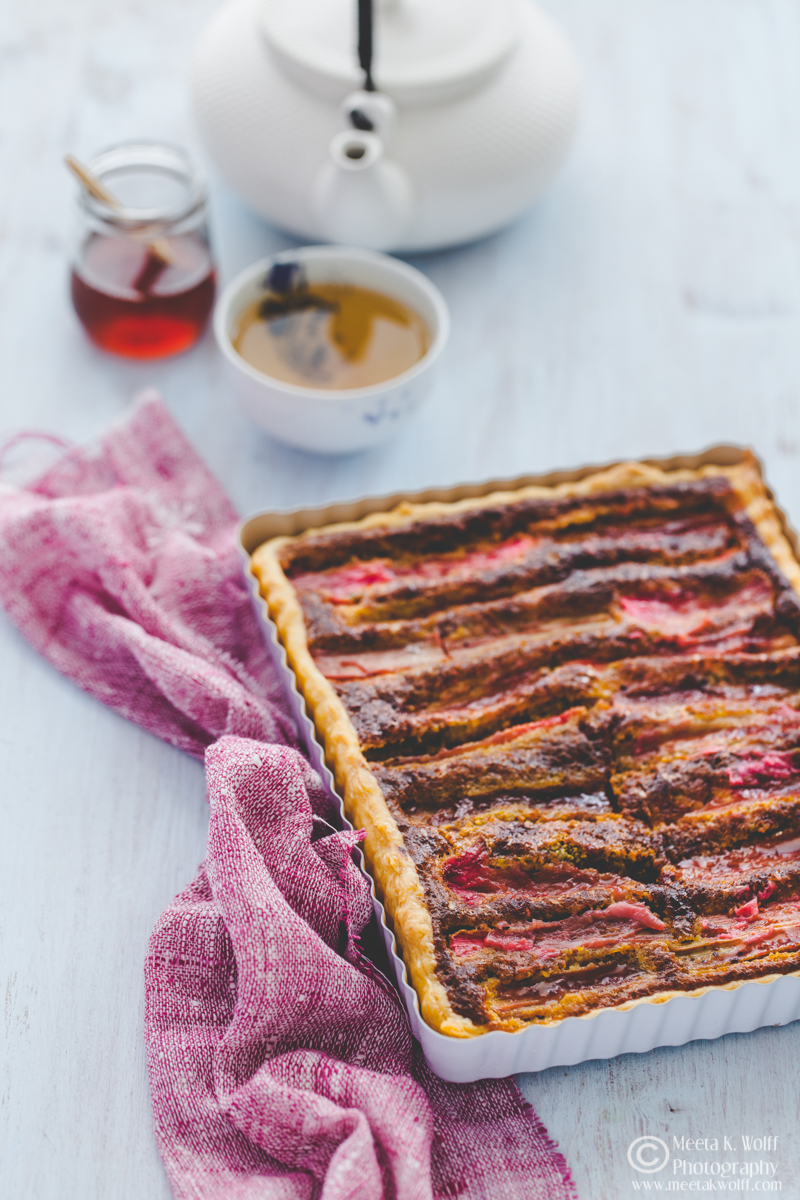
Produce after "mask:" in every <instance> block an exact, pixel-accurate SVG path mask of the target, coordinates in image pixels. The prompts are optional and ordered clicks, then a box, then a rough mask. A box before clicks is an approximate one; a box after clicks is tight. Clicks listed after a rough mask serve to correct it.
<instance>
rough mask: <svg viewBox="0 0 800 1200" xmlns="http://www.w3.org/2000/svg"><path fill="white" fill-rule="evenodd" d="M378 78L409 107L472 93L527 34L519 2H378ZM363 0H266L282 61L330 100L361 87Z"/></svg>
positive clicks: (271, 37)
mask: <svg viewBox="0 0 800 1200" xmlns="http://www.w3.org/2000/svg"><path fill="white" fill-rule="evenodd" d="M374 4H375V63H374V75H375V82H376V84H377V86H378V87H379V88H380V90H381V91H384V92H386V93H388V95H390V96H392V97H393V98H394V99H395V100H397V101H398V102H400V103H406V104H425V103H428V102H432V101H438V100H448V99H451V98H452V97H453V96H456V95H458V94H459V93H461V92H464V91H468V90H472V89H473V88H475V87H478V86H480V84H481V83H483V82H484V80H485V79H486V78H487V77H488V76H489V75H490V74H491V73H492V71H493V70H494V68H495V67H496V66H497V65H498V64H499V63H500V62H501V61H502V60H503V59H504V58H505V57H506V56H507V55H508V54H509V53H510V52H511V50H513V48H514V47H515V46H516V44H517V42H518V41H519V39H520V36H521V27H520V14H519V0H374ZM357 10H358V5H357V0H261V27H262V29H263V32H264V33H265V35H266V38H267V41H268V43H269V45H270V47H271V48H272V50H273V52H274V53H275V54H276V55H277V57H278V59H279V60H280V62H281V64H282V65H283V66H284V67H285V68H286V69H287V71H288V72H289V73H290V74H291V75H293V76H294V77H295V78H296V79H297V80H298V81H299V82H301V83H302V84H304V85H305V86H307V87H311V88H313V89H314V90H315V91H321V92H323V93H324V94H325V95H326V96H329V97H330V98H332V99H336V100H341V98H342V97H343V95H345V94H346V93H347V92H348V91H352V90H353V89H354V88H358V87H360V86H361V84H362V82H363V74H362V72H361V70H360V69H359V66H358V56H357V53H356V44H357V40H358V34H357V25H358V11H357Z"/></svg>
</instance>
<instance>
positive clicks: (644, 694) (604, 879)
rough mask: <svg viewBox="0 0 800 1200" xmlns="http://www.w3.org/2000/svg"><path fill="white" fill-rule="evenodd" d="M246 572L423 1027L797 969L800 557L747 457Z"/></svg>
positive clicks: (316, 539) (618, 475)
mask: <svg viewBox="0 0 800 1200" xmlns="http://www.w3.org/2000/svg"><path fill="white" fill-rule="evenodd" d="M251 563H252V570H253V573H254V574H255V575H256V577H257V578H258V581H259V586H260V589H261V593H262V595H263V596H264V598H265V599H266V601H267V604H268V607H269V612H270V616H271V618H272V620H273V621H274V622H275V624H276V626H277V630H278V635H279V637H280V640H281V642H282V643H283V646H284V647H285V649H286V653H287V657H288V662H289V664H290V666H291V668H292V670H293V671H294V674H295V677H296V680H297V684H298V687H299V689H300V691H301V693H302V695H303V697H304V700H305V703H306V707H307V711H308V712H309V715H310V716H311V718H312V720H313V722H314V726H315V729H316V732H317V735H318V738H319V741H320V742H321V744H322V745H323V747H324V751H325V756H326V761H327V762H328V764H329V766H330V768H331V771H332V772H333V775H334V778H335V781H336V785H337V788H338V789H339V791H340V793H341V795H342V797H343V800H344V805H345V811H346V813H347V815H348V817H349V819H350V820H351V821H352V823H353V824H354V825H355V826H356V827H358V828H362V829H364V831H365V841H364V849H365V854H366V859H367V864H368V866H369V869H370V871H371V872H372V874H373V877H374V879H375V882H376V887H377V890H378V893H379V895H380V897H381V899H382V900H383V902H384V905H385V907H386V910H387V913H388V915H389V919H390V921H391V923H392V926H393V928H394V931H395V934H396V937H397V941H398V944H399V946H400V950H401V952H402V955H403V958H404V961H405V964H406V967H407V969H408V972H409V977H410V979H411V982H412V985H413V986H414V988H415V989H416V991H417V994H418V996H419V1001H420V1008H421V1012H422V1015H423V1018H424V1019H425V1020H426V1021H427V1023H428V1024H429V1025H430V1026H431V1027H432V1028H434V1029H437V1030H439V1031H441V1032H442V1033H445V1034H449V1035H452V1036H455V1037H470V1036H473V1035H477V1034H481V1033H484V1032H486V1031H488V1030H498V1029H499V1030H516V1029H520V1028H522V1027H523V1026H525V1025H529V1024H544V1023H550V1022H554V1021H558V1020H561V1019H562V1018H564V1017H567V1016H582V1015H586V1014H591V1013H593V1012H596V1011H597V1010H599V1009H606V1008H624V1007H630V1006H631V1005H633V1004H640V1003H646V1002H653V1001H660V1000H663V999H666V998H667V997H669V996H672V995H675V994H676V993H684V994H685V993H695V994H696V993H697V992H698V991H700V990H702V989H707V988H715V987H720V986H728V987H729V986H735V985H736V984H738V983H739V982H741V981H744V980H748V979H755V978H757V979H764V978H766V977H769V976H774V975H780V974H786V973H790V972H794V971H798V970H800V599H798V593H799V592H800V566H798V562H797V559H796V557H795V554H794V551H793V549H792V547H791V545H790V543H789V541H788V539H787V536H786V533H785V532H784V529H783V526H782V524H781V521H780V518H779V514H778V513H777V510H776V509H775V507H774V505H773V503H772V501H771V499H770V497H769V494H768V492H767V491H766V489H765V487H764V484H763V482H762V479H761V476H760V473H759V470H758V467H757V464H756V463H755V460H753V459H751V458H749V457H747V458H745V460H744V461H743V462H742V463H741V464H739V465H736V466H732V467H720V466H705V467H703V468H700V469H697V470H681V471H666V470H662V469H659V468H657V467H653V466H648V465H644V464H641V463H634V464H630V463H628V464H622V465H619V466H617V467H613V468H611V469H609V470H606V471H602V472H595V473H594V474H591V475H589V476H587V477H584V478H583V479H581V480H580V481H578V482H572V483H566V484H561V485H559V486H556V487H552V488H544V487H528V488H524V489H521V490H517V491H507V492H496V493H493V494H491V495H489V496H483V497H482V498H479V499H469V500H463V501H459V502H456V503H452V504H443V503H427V504H408V503H406V504H401V505H400V506H399V507H397V508H395V509H393V510H392V511H390V512H384V513H373V514H371V515H369V516H367V517H365V518H363V519H361V520H358V521H354V522H350V523H346V524H337V525H329V526H326V527H324V528H318V529H311V530H307V531H306V532H304V533H302V534H300V535H298V536H294V537H277V538H272V539H271V540H270V541H267V542H265V543H264V544H263V545H261V546H260V547H259V548H258V549H257V550H256V551H255V553H254V554H253V555H252V560H251Z"/></svg>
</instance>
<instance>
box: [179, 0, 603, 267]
mask: <svg viewBox="0 0 800 1200" xmlns="http://www.w3.org/2000/svg"><path fill="white" fill-rule="evenodd" d="M374 3H375V14H374V22H375V26H374V31H373V28H372V14H371V8H372V5H371V3H370V0H360V3H358V4H357V3H356V0H228V3H227V4H226V5H225V6H224V7H223V8H222V9H221V10H220V11H219V12H218V13H217V14H216V16H215V17H214V18H213V20H212V21H211V23H210V25H209V26H208V28H207V29H206V31H205V33H204V34H203V37H202V39H201V42H200V45H199V46H198V49H197V54H196V59H195V64H194V71H193V93H194V102H195V109H196V113H197V117H198V121H199V124H200V129H201V132H202V134H203V137H204V140H205V143H206V146H207V148H208V150H209V152H210V154H211V157H212V158H213V160H214V161H215V163H216V165H217V167H218V168H219V170H220V171H221V173H222V175H223V176H224V178H225V179H226V180H227V181H228V182H229V183H230V184H231V186H232V187H233V188H234V190H235V191H237V192H238V193H239V194H240V195H241V196H242V197H243V199H244V200H245V201H246V202H247V203H248V204H249V205H250V206H251V207H252V208H254V209H255V210H256V211H257V212H259V213H261V214H262V216H264V217H266V218H267V220H268V221H270V222H272V223H273V224H274V225H277V226H278V227H280V228H282V229H285V230H287V231H289V232H291V233H293V234H295V235H297V236H299V237H301V238H303V239H306V240H311V241H319V240H326V241H332V242H341V243H349V244H351V245H357V246H366V247H369V248H371V249H376V250H399V251H406V252H408V251H419V250H433V249H438V248H440V247H444V246H450V245H455V244H457V243H460V242H467V241H471V240H472V239H474V238H478V237H482V236H483V235H485V234H488V233H491V232H493V231H495V230H497V229H499V228H501V227H502V226H503V225H505V224H507V223H508V222H509V221H512V220H513V219H514V218H515V217H517V216H518V215H519V214H520V213H521V212H522V211H523V210H524V209H525V208H527V207H528V205H530V204H531V202H532V201H533V200H534V199H535V198H536V196H537V195H538V194H539V193H540V192H541V190H542V188H543V187H544V186H545V185H546V184H547V183H548V182H549V180H550V179H551V178H552V176H553V174H554V173H555V171H556V169H557V168H558V166H559V165H560V163H561V161H562V159H563V158H564V155H565V153H566V150H567V148H568V146H569V143H570V141H571V138H572V134H573V131H574V128H575V124H576V117H577V112H578V101H579V85H578V70H577V65H576V61H575V57H574V55H573V53H572V50H571V48H570V46H569V44H568V43H567V41H566V40H565V38H564V36H563V34H562V33H561V32H560V30H559V29H558V28H557V26H556V25H555V24H554V23H553V21H552V20H551V19H550V17H548V16H547V15H546V14H545V13H543V12H542V11H541V10H540V9H538V8H537V7H535V6H534V5H533V4H532V3H530V2H529V0H374ZM365 22H366V25H365ZM373 39H374V46H375V53H374V57H373V55H372V51H371V47H372V42H373ZM357 48H358V53H357ZM373 88H376V89H377V90H373Z"/></svg>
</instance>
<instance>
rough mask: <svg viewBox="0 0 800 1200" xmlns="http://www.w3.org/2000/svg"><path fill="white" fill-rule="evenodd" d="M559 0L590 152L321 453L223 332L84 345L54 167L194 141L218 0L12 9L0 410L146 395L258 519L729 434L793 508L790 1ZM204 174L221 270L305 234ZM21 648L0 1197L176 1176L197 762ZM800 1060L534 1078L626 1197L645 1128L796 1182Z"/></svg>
mask: <svg viewBox="0 0 800 1200" xmlns="http://www.w3.org/2000/svg"><path fill="white" fill-rule="evenodd" d="M547 2H548V7H549V8H550V9H551V10H552V12H553V13H554V14H555V15H556V16H557V17H558V18H559V19H560V20H561V21H562V23H563V24H564V25H565V27H566V28H567V29H568V30H569V32H570V34H571V36H572V37H573V39H574V41H575V43H576V44H577V46H578V48H579V51H580V54H581V56H582V59H583V62H584V66H585V73H586V116H585V121H584V125H583V128H582V132H581V136H580V140H579V144H578V147H577V149H576V152H575V154H574V156H573V158H572V161H571V163H570V165H569V168H568V169H567V170H566V171H565V173H564V174H563V175H562V177H561V178H560V180H559V181H558V183H557V185H556V186H555V187H554V188H553V189H552V190H551V192H550V193H549V195H548V196H547V198H546V199H545V200H544V202H543V203H542V204H541V205H540V206H539V207H538V208H537V210H536V211H534V212H532V213H531V214H530V216H528V217H527V218H526V219H524V220H523V221H521V222H520V223H519V224H517V225H516V226H515V227H514V228H512V229H509V230H508V231H507V232H505V233H503V234H501V235H500V236H498V237H494V238H491V239H489V240H487V241H484V242H482V243H480V244H479V245H475V246H471V247H468V248H466V249H462V250H458V251H453V252H448V253H445V254H441V255H434V256H431V257H428V258H425V259H424V260H420V265H421V266H422V267H423V269H424V270H425V271H427V272H428V273H429V274H430V275H431V277H432V278H433V279H434V280H435V282H436V283H437V284H438V285H439V286H440V287H441V289H442V290H443V292H444V293H445V295H446V297H447V299H448V301H449V303H450V305H451V308H452V315H453V338H452V344H451V349H450V352H449V355H448V361H447V366H446V369H445V371H444V373H443V376H442V380H441V384H440V385H439V388H438V391H437V393H436V394H435V396H434V398H433V399H432V401H431V402H430V404H429V405H428V407H427V408H425V409H424V411H422V412H420V413H419V414H418V415H417V417H416V418H415V419H414V421H413V423H412V424H411V425H410V426H409V427H408V428H407V429H406V430H405V431H404V432H403V433H402V435H401V436H400V437H398V438H397V440H396V441H395V442H394V443H392V444H391V445H388V446H387V447H385V448H384V449H380V450H377V451H375V452H372V453H370V454H366V455H363V456H361V457H351V458H344V459H340V460H331V461H326V460H322V459H318V458H311V457H306V456H304V455H302V454H299V453H294V452H291V451H289V450H286V449H284V448H282V447H281V446H278V445H277V444H275V443H273V442H271V441H270V440H269V439H268V438H267V437H266V436H265V435H263V434H261V433H260V432H259V431H258V430H256V429H255V428H254V427H253V426H252V425H251V424H250V423H249V422H248V420H247V419H246V418H245V417H244V416H243V415H241V414H240V413H239V411H238V410H237V408H236V407H235V404H234V402H233V399H232V397H231V396H230V395H229V393H228V389H227V387H226V385H225V383H224V381H223V378H222V374H221V372H220V363H219V360H218V358H217V355H216V353H215V350H214V347H213V345H212V343H211V342H210V341H208V340H207V341H206V342H205V343H204V344H203V345H201V346H200V347H199V348H198V349H196V350H195V351H194V352H192V353H191V354H189V355H188V356H186V357H184V358H180V359H177V360H175V361H173V362H169V363H166V364H163V365H156V366H148V365H133V364H126V363H124V362H120V361H116V360H114V359H112V358H108V357H104V356H102V355H101V354H99V353H98V352H95V351H94V350H93V349H92V348H91V347H90V346H89V345H88V344H87V342H86V341H85V340H84V338H83V337H82V335H81V332H80V330H79V328H78V327H77V325H76V322H75V320H74V318H73V315H72V313H71V311H70V307H69V303H68V298H67V288H66V270H67V260H68V252H69V238H70V228H71V213H70V205H71V200H72V195H73V186H72V183H71V182H70V180H69V179H68V178H67V176H66V172H65V171H64V169H63V167H62V166H61V157H62V155H63V153H64V152H65V151H66V150H72V151H74V152H75V153H77V154H80V155H88V154H90V153H92V152H93V151H94V150H96V149H98V148H100V147H102V146H103V145H106V144H108V143H110V142H113V141H117V140H121V139H123V138H131V137H136V136H147V137H155V138H164V139H166V140H171V141H175V142H178V143H182V144H184V145H186V146H188V147H189V148H190V149H191V150H193V151H194V152H195V153H197V154H198V155H200V156H202V151H201V148H200V146H199V145H198V142H197V136H196V133H195V130H194V128H193V126H192V122H191V116H190V113H189V111H188V103H187V94H186V86H185V76H186V66H187V63H188V60H189V56H190V52H191V47H192V44H193V42H194V40H195V38H196V36H197V33H198V31H199V30H200V28H201V27H202V25H203V23H204V21H205V20H206V19H207V18H208V16H209V15H210V13H211V12H212V11H213V10H214V8H215V6H216V0H193V2H192V3H191V4H190V3H188V0H71V3H69V4H66V3H64V2H63V0H4V3H3V4H2V5H0V363H2V388H0V406H1V411H0V431H1V432H4V433H5V432H12V431H13V430H15V429H21V428H44V429H49V430H54V431H57V432H59V433H61V434H64V435H65V436H68V437H71V438H74V439H78V440H82V439H86V438H88V437H91V436H93V435H95V434H97V433H98V432H99V431H100V430H102V429H103V427H104V426H105V425H106V424H107V423H108V422H109V421H111V420H112V419H113V418H115V417H116V416H118V414H120V413H121V412H122V411H123V410H124V409H125V406H126V405H127V404H128V402H129V399H130V397H131V395H132V394H133V392H134V391H135V390H136V389H137V388H139V387H140V386H142V385H144V384H155V385H156V386H157V387H158V388H159V389H160V390H161V391H162V393H163V395H164V397H165V399H166V401H167V403H168V405H169V406H170V408H171V410H172V411H173V413H174V414H175V416H176V417H177V419H178V421H179V422H180V423H181V425H182V426H183V428H184V429H185V431H186V433H187V434H188V435H189V437H190V438H191V439H192V440H193V442H194V444H195V445H196V446H197V447H198V449H199V450H200V451H201V453H203V454H204V455H205V456H206V458H207V459H208V461H209V462H210V464H211V466H212V468H213V469H214V470H215V471H216V472H217V474H218V476H219V477H220V479H221V480H222V481H223V483H224V484H225V485H226V486H227V487H228V489H229V490H230V492H231V494H232V496H233V498H234V500H235V502H236V503H237V505H238V506H239V507H240V508H241V509H242V510H248V509H253V508H256V507H259V506H264V505H269V506H286V507H291V506H294V505H298V504H301V503H302V504H306V503H316V502H321V501H325V500H328V499H331V498H334V497H345V496H351V495H355V494H358V493H363V492H372V493H375V492H382V491H392V490H395V489H398V488H417V487H420V486H423V485H428V484H434V483H448V482H451V481H456V480H466V479H476V478H485V477H487V476H497V475H503V474H508V475H512V474H515V473H520V472H522V471H530V470H545V469H548V468H554V467H561V466H570V465H574V464H579V463H583V462H587V461H595V462H600V461H604V460H606V461H607V460H611V459H617V458H620V457H622V456H625V455H632V456H635V455H646V454H648V453H649V454H652V453H657V454H666V453H671V452H674V451H679V450H684V449H696V448H700V447H703V446H705V445H708V444H710V443H712V442H719V441H733V442H739V443H746V444H749V445H752V446H754V447H755V449H756V450H757V451H758V453H759V454H760V455H761V456H762V458H763V460H764V462H765V464H766V468H767V474H768V477H769V479H770V481H771V483H772V485H773V487H774V488H775V489H776V491H777V493H778V496H779V498H780V500H781V502H782V503H783V505H784V507H785V508H786V509H787V511H788V512H789V514H790V515H793V516H794V518H795V520H800V475H799V474H798V465H799V464H800V5H799V4H798V3H797V0H547ZM211 178H212V199H213V216H214V227H215V234H216V246H217V252H218V257H219V260H220V262H221V267H222V275H223V277H224V278H227V277H230V276H231V275H232V274H233V273H234V272H235V271H237V270H239V269H240V268H241V267H243V266H244V265H246V264H247V263H249V262H251V261H252V260H254V259H255V258H257V257H260V256H261V255H263V254H265V253H267V252H269V251H270V250H272V249H274V248H278V247H282V246H284V245H287V244H291V243H290V242H289V241H288V240H287V239H286V238H284V237H283V236H282V235H281V234H279V233H277V232H275V231H274V230H271V229H269V228H267V227H266V226H265V225H264V224H263V223H261V222H260V221H259V220H257V219H256V218H254V217H252V216H251V215H249V214H248V213H247V212H246V211H245V210H244V209H243V208H242V207H241V206H240V205H239V203H238V202H237V201H236V199H235V198H234V197H232V196H231V195H230V194H229V193H228V192H227V191H226V190H225V188H224V187H223V186H222V185H221V184H220V183H219V181H218V180H215V179H214V177H213V175H212V177H211ZM0 647H1V649H0V653H2V660H1V663H2V665H1V666H0V681H1V683H0V751H1V752H2V774H1V776H0V778H2V795H1V798H0V803H2V825H1V826H0V829H2V835H1V836H0V970H1V971H2V988H3V998H4V1010H3V1011H4V1034H5V1043H4V1048H3V1053H2V1058H1V1059H0V1063H1V1065H2V1076H1V1081H0V1193H2V1195H3V1196H8V1197H15V1198H22V1197H24V1198H25V1200H28V1198H30V1200H33V1198H36V1200H39V1198H42V1200H67V1198H71V1197H81V1198H82V1200H100V1198H101V1197H102V1198H113V1200H134V1198H135V1200H139V1198H141V1197H145V1196H146V1197H148V1198H152V1200H156V1198H166V1197H168V1196H169V1188H168V1185H167V1182H166V1178H165V1176H164V1172H163V1170H162V1167H161V1164H160V1161H159V1159H158V1155H157V1153H156V1149H155V1145H154V1141H153V1135H152V1130H151V1124H150V1110H149V1097H148V1088H147V1079H146V1073H145V1064H144V1053H143V1046H142V1033H141V1027H142V960H143V955H144V950H145V944H146V940H147V937H148V934H149V932H150V930H151V928H152V926H153V924H154V922H155V920H156V918H157V917H158V915H159V913H160V912H161V910H162V909H163V908H164V906H165V905H166V904H167V903H168V902H169V900H170V899H171V897H172V896H173V894H174V893H175V892H176V891H177V890H179V889H180V888H182V887H183V886H184V885H185V884H186V883H187V882H188V881H189V880H190V879H191V877H192V876H193V874H194V872H195V869H196V866H197V864H198V862H199V861H200V859H201V858H202V856H203V853H204V842H205V833H206V806H205V800H204V795H203V775H202V769H201V767H200V766H199V765H198V764H196V763H194V762H192V761H189V760H188V759H187V758H185V757H184V756H182V755H181V754H180V753H178V752H177V751H176V750H173V749H171V748H169V747H167V746H165V745H162V744H161V743H159V742H158V741H157V740H156V739H155V738H152V737H149V736H148V735H146V734H144V733H142V732H140V731H139V730H138V729H136V728H135V727H134V726H132V725H130V724H128V723H126V722H125V721H124V720H122V719H121V718H120V717H117V716H115V715H114V714H112V713H111V712H109V711H108V710H106V709H104V708H103V707H102V706H101V705H100V704H98V703H96V702H95V701H94V700H90V699H89V698H88V697H86V696H84V695H83V694H82V693H80V692H78V691H77V690H76V689H75V688H74V687H72V686H71V685H70V684H68V683H67V682H65V681H64V680H63V679H61V678H60V677H59V676H58V675H57V674H56V673H55V672H54V671H53V670H52V669H51V668H50V667H49V666H47V665H46V664H45V663H44V662H43V661H42V660H40V659H39V658H38V657H37V656H36V655H35V654H34V653H33V652H32V651H31V650H30V649H29V647H28V646H27V645H26V644H25V643H24V642H23V640H22V639H21V637H20V636H19V635H18V634H17V633H16V631H15V630H14V629H13V628H12V627H11V626H10V625H9V624H8V622H7V621H6V620H5V619H4V618H0ZM798 1056H800V1023H797V1024H795V1025H794V1026H790V1027H787V1028H784V1029H768V1030H762V1031H760V1032H758V1033H755V1034H750V1035H742V1036H731V1037H726V1038H724V1039H722V1040H721V1041H717V1042H710V1043H696V1044H694V1045H689V1046H685V1047H683V1048H680V1049H674V1050H661V1051H657V1052H655V1053H652V1054H649V1055H645V1056H641V1057H639V1056H629V1057H627V1058H622V1059H617V1060H615V1061H612V1062H608V1063H605V1062H599V1063H587V1064H584V1065H583V1066H579V1067H574V1068H571V1069H569V1070H566V1069H557V1070H552V1071H550V1072H547V1073H545V1074H543V1075H539V1076H528V1077H526V1078H525V1079H524V1081H523V1086H524V1089H525V1092H526V1095H527V1096H528V1097H529V1098H530V1099H531V1101H532V1102H533V1103H534V1105H535V1107H536V1109H537V1111H538V1113H539V1115H540V1116H541V1118H542V1120H543V1121H544V1122H545V1124H546V1125H547V1127H548V1129H549V1130H550V1132H551V1134H552V1136H553V1137H554V1138H555V1139H556V1140H557V1141H558V1142H559V1143H560V1145H561V1146H562V1148H563V1149H564V1152H565V1153H566V1154H568V1156H569V1160H570V1164H571V1166H572V1168H573V1171H574V1174H575V1178H576V1181H577V1184H578V1188H579V1192H580V1195H581V1197H582V1200H605V1198H609V1200H616V1197H619V1196H626V1195H629V1194H631V1193H632V1192H633V1191H634V1189H633V1185H632V1182H631V1179H632V1177H633V1174H634V1173H633V1171H632V1170H631V1169H630V1168H629V1166H628V1164H627V1162H626V1149H627V1146H628V1144H629V1143H630V1142H631V1140H632V1139H633V1138H635V1137H638V1136H640V1135H642V1134H645V1133H652V1134H657V1135H658V1136H660V1137H662V1138H664V1139H665V1140H669V1141H670V1143H671V1140H672V1137H673V1136H675V1137H681V1136H684V1137H697V1136H707V1137H718V1138H720V1139H721V1138H722V1136H723V1135H729V1136H731V1135H732V1136H734V1138H737V1139H738V1138H739V1137H740V1136H741V1135H743V1134H744V1135H749V1136H759V1135H762V1134H763V1135H773V1136H775V1135H777V1136H778V1138H779V1143H778V1151H777V1155H775V1154H773V1155H772V1158H773V1159H776V1160H777V1162H778V1178H779V1179H780V1181H781V1182H782V1185H783V1186H782V1195H784V1196H795V1197H796V1196H800V1142H799V1141H798V1136H797V1132H798V1129H800V1120H799V1119H798V1118H799V1117H800V1111H799V1108H800V1088H799V1087H798ZM754 1186H755V1183H753V1184H752V1185H751V1190H753V1189H754Z"/></svg>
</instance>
